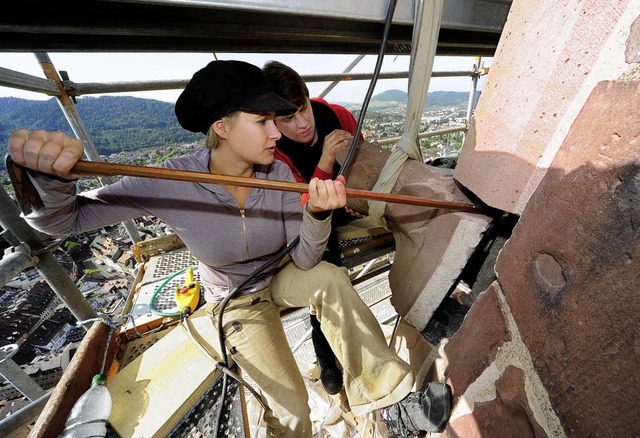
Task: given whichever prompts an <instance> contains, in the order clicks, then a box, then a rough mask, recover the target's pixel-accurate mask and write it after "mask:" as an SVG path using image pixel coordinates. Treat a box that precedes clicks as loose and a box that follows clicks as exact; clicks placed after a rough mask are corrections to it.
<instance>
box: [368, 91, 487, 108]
mask: <svg viewBox="0 0 640 438" xmlns="http://www.w3.org/2000/svg"><path fill="white" fill-rule="evenodd" d="M479 96H480V92H479V91H477V92H476V99H477V98H478V97H479ZM408 100H409V95H408V94H407V93H406V92H404V91H402V90H387V91H384V92H382V93H380V94H376V95H375V96H373V97H372V98H371V102H394V103H403V104H405V105H406V104H407V102H408ZM468 102H469V93H467V92H464V91H432V92H430V93H428V94H427V105H426V109H427V110H432V109H436V108H442V107H450V106H460V105H464V106H466V105H467V103H468Z"/></svg>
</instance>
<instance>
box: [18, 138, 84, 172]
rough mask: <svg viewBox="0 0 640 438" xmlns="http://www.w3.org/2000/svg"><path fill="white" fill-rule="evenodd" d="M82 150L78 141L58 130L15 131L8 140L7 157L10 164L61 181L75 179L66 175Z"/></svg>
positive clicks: (79, 156)
mask: <svg viewBox="0 0 640 438" xmlns="http://www.w3.org/2000/svg"><path fill="white" fill-rule="evenodd" d="M83 151H84V149H83V147H82V142H81V141H80V140H78V139H76V138H72V137H69V136H67V135H66V134H64V133H62V132H59V131H54V132H48V131H41V130H39V131H29V130H26V129H18V130H17V131H14V132H13V133H11V136H10V137H9V154H11V158H13V161H14V162H16V163H17V164H20V165H22V166H25V167H27V168H29V169H32V170H37V171H39V172H44V173H49V174H54V175H57V176H59V177H60V178H65V179H75V178H77V176H76V175H73V174H71V173H69V172H70V170H71V168H72V167H73V166H74V165H75V164H76V163H77V162H78V160H79V159H81V158H82V155H83Z"/></svg>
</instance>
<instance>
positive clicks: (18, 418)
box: [0, 392, 51, 437]
mask: <svg viewBox="0 0 640 438" xmlns="http://www.w3.org/2000/svg"><path fill="white" fill-rule="evenodd" d="M49 398H51V393H50V392H47V393H45V394H44V395H43V396H42V397H40V398H38V399H37V400H34V401H32V402H31V403H29V404H28V405H26V406H25V407H23V408H22V409H20V410H18V411H16V412H14V413H13V414H11V415H9V416H8V417H5V418H3V419H2V420H0V436H4V437H10V436H12V434H13V433H15V432H17V431H18V430H20V429H21V428H23V427H25V426H27V425H28V424H29V423H31V422H32V421H33V420H35V419H36V418H38V415H40V413H41V412H42V410H43V409H44V407H45V406H46V404H47V401H49Z"/></svg>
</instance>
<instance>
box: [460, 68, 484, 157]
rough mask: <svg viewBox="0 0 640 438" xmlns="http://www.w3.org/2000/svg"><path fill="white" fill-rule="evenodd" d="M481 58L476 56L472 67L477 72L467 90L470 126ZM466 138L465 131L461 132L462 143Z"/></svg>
mask: <svg viewBox="0 0 640 438" xmlns="http://www.w3.org/2000/svg"><path fill="white" fill-rule="evenodd" d="M481 60H482V58H481V57H480V56H478V57H476V64H475V65H474V66H473V69H474V70H475V71H476V72H477V74H475V75H473V76H472V77H471V90H470V91H469V102H468V104H467V116H466V120H467V126H471V115H472V114H473V109H474V108H475V103H476V90H477V89H478V78H479V77H480V71H481V66H480V62H481ZM465 139H466V133H464V134H463V137H462V144H463V145H464V140H465Z"/></svg>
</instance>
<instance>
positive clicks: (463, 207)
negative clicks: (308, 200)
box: [70, 161, 482, 212]
mask: <svg viewBox="0 0 640 438" xmlns="http://www.w3.org/2000/svg"><path fill="white" fill-rule="evenodd" d="M70 173H71V174H75V175H108V176H114V175H126V176H138V177H142V178H156V179H168V180H173V181H191V182H200V183H205V184H227V185H232V186H237V187H257V188H262V189H267V190H282V191H288V192H297V193H307V192H308V191H309V184H304V183H292V182H289V181H278V180H268V179H257V178H247V177H241V176H230V175H218V174H214V173H206V172H193V171H188V170H178V169H167V168H161V167H145V166H134V165H131V164H118V163H102V162H97V161H78V162H77V163H76V165H75V166H74V167H73V168H72V169H71V172H70ZM346 191H347V197H352V198H360V199H372V200H376V201H384V202H392V203H393V202H395V203H399V204H409V205H419V206H422V207H434V208H446V209H450V210H458V211H469V212H480V211H482V208H481V207H480V206H477V205H474V204H468V203H459V202H445V201H436V200H432V199H423V198H416V197H414V196H405V195H394V194H391V193H377V192H370V191H367V190H357V189H350V188H347V190H346Z"/></svg>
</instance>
